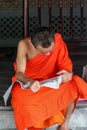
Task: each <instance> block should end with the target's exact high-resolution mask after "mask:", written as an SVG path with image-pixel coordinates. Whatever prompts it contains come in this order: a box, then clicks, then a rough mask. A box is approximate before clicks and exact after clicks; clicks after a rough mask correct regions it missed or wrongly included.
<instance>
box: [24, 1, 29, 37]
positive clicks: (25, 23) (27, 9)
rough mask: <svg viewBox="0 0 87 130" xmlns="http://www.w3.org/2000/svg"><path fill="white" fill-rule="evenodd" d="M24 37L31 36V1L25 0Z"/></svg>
mask: <svg viewBox="0 0 87 130" xmlns="http://www.w3.org/2000/svg"><path fill="white" fill-rule="evenodd" d="M23 18H24V38H26V37H28V36H29V1H28V0H23Z"/></svg>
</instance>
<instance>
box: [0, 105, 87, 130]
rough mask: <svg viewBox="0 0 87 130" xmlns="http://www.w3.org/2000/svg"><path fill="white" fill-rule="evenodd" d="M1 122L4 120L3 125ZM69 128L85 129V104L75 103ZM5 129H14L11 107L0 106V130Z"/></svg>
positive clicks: (50, 128)
mask: <svg viewBox="0 0 87 130" xmlns="http://www.w3.org/2000/svg"><path fill="white" fill-rule="evenodd" d="M82 106H84V105H82ZM3 122H5V123H4V125H3ZM56 127H57V125H53V126H52V127H49V128H47V129H46V130H56ZM69 128H70V129H72V130H87V104H86V105H85V106H84V107H81V105H77V108H76V109H75V111H74V113H73V114H72V116H71V119H70V122H69ZM5 129H6V130H16V126H15V122H14V117H13V109H12V107H11V106H8V107H5V106H0V130H5Z"/></svg>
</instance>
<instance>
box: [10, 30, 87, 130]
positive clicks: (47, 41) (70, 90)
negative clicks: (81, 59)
mask: <svg viewBox="0 0 87 130" xmlns="http://www.w3.org/2000/svg"><path fill="white" fill-rule="evenodd" d="M72 66H73V64H72V61H71V59H70V58H69V55H68V50H67V47H66V44H65V42H64V41H63V39H62V37H61V35H60V34H59V33H56V34H53V33H51V32H50V31H49V30H48V29H47V28H41V29H38V32H37V33H35V35H34V36H33V37H32V36H31V37H27V38H25V39H23V40H21V41H20V42H19V43H18V50H17V58H16V62H15V63H14V70H15V75H14V76H13V77H12V82H14V81H16V80H20V81H21V82H23V83H24V84H27V85H28V88H27V89H22V88H21V86H20V84H19V83H18V82H15V84H14V86H13V89H12V91H11V95H12V100H11V104H12V107H13V109H14V118H15V123H16V127H17V129H18V130H43V129H44V128H47V127H49V126H51V125H53V124H58V128H57V130H69V128H68V122H69V119H70V117H71V114H72V113H73V111H74V109H75V106H76V103H77V101H78V98H79V97H80V98H87V83H86V82H84V81H83V79H81V78H80V77H78V76H76V75H74V74H73V72H72V69H73V67H72ZM59 75H61V77H62V83H61V85H60V87H59V88H58V89H53V88H48V87H46V86H41V85H40V81H43V80H45V79H49V78H52V77H55V76H59Z"/></svg>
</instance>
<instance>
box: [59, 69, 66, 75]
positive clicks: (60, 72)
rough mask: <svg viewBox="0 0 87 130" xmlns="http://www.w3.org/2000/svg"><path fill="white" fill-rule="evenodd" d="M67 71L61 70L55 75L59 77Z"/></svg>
mask: <svg viewBox="0 0 87 130" xmlns="http://www.w3.org/2000/svg"><path fill="white" fill-rule="evenodd" d="M66 72H67V71H66V70H61V71H59V72H58V73H57V75H61V74H64V73H66Z"/></svg>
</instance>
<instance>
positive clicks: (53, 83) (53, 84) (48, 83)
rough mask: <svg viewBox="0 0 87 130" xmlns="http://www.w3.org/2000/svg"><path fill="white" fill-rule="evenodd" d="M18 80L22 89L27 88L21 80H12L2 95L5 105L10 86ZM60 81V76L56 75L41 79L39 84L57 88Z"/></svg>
mask: <svg viewBox="0 0 87 130" xmlns="http://www.w3.org/2000/svg"><path fill="white" fill-rule="evenodd" d="M16 82H18V83H19V84H20V86H21V88H22V89H26V88H28V85H27V84H24V83H22V82H21V81H19V80H16V81H15V82H13V83H12V84H11V85H10V86H9V88H8V89H7V91H6V92H5V94H4V95H3V98H4V103H5V106H6V105H7V100H8V98H9V96H10V93H11V90H12V87H13V85H14V84H15V83H16ZM61 83H62V78H61V76H57V77H53V78H50V79H47V80H44V81H41V82H40V85H41V86H42V87H43V86H45V87H50V88H53V89H58V88H59V85H60V84H61Z"/></svg>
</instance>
